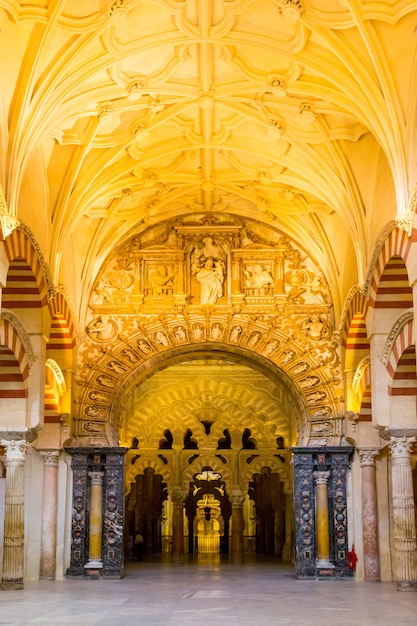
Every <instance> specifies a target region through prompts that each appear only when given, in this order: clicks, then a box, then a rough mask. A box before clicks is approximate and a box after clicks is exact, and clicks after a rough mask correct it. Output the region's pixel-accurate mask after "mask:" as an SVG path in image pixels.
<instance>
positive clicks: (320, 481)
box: [313, 470, 330, 485]
mask: <svg viewBox="0 0 417 626" xmlns="http://www.w3.org/2000/svg"><path fill="white" fill-rule="evenodd" d="M313 477H314V479H315V481H316V484H317V485H327V483H328V480H329V478H330V472H329V471H328V470H326V471H317V472H313Z"/></svg>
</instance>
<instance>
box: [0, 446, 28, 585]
mask: <svg viewBox="0 0 417 626" xmlns="http://www.w3.org/2000/svg"><path fill="white" fill-rule="evenodd" d="M0 443H1V445H2V446H3V447H4V449H5V451H6V460H5V464H6V491H5V501H4V546H3V573H2V579H1V585H0V587H1V589H23V572H24V542H25V520H24V485H25V452H26V447H27V443H26V441H25V440H24V439H20V440H17V441H16V440H12V441H8V440H2V441H0Z"/></svg>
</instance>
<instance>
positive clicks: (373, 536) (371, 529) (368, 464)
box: [359, 448, 381, 581]
mask: <svg viewBox="0 0 417 626" xmlns="http://www.w3.org/2000/svg"><path fill="white" fill-rule="evenodd" d="M378 453H379V450H375V449H368V448H363V449H361V450H359V456H360V461H361V467H362V536H363V567H364V578H365V580H370V581H378V580H381V574H380V563H379V541H378V501H377V491H376V472H375V457H376V455H377V454H378Z"/></svg>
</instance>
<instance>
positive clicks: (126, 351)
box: [121, 348, 138, 363]
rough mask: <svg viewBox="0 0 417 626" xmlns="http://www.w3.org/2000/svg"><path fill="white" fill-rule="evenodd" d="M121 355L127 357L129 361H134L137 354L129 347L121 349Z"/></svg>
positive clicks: (136, 358)
mask: <svg viewBox="0 0 417 626" xmlns="http://www.w3.org/2000/svg"><path fill="white" fill-rule="evenodd" d="M121 355H122V356H123V357H125V358H126V359H128V360H129V361H130V362H131V363H136V362H137V360H138V356H137V355H136V354H135V353H134V352H133V350H130V348H125V349H124V350H122V352H121Z"/></svg>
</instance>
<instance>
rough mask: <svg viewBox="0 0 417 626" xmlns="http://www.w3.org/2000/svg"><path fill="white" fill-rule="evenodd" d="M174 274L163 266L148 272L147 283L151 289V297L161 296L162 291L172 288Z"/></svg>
mask: <svg viewBox="0 0 417 626" xmlns="http://www.w3.org/2000/svg"><path fill="white" fill-rule="evenodd" d="M173 280H174V274H173V273H171V272H170V271H168V268H167V267H166V266H164V265H158V266H157V267H153V268H152V269H151V270H150V272H149V283H150V286H151V289H152V295H154V296H161V295H162V294H163V293H164V290H167V289H168V288H169V287H172V284H173Z"/></svg>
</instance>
